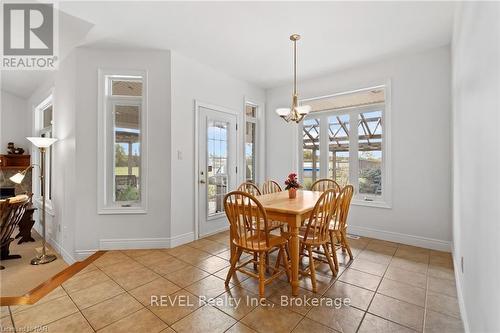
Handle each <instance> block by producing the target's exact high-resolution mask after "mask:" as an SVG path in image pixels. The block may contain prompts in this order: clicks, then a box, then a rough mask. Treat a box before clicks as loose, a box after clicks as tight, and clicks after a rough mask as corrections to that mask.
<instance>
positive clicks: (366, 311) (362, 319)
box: [356, 241, 398, 333]
mask: <svg viewBox="0 0 500 333" xmlns="http://www.w3.org/2000/svg"><path fill="white" fill-rule="evenodd" d="M371 242H372V241H370V242H369V243H368V244H367V246H366V247H368V245H369V244H370V243H371ZM366 247H365V249H366ZM365 249H363V251H364V250H365ZM397 249H398V248H396V250H395V251H394V253H393V254H392V256H391V259H390V260H389V264H388V265H387V267H386V268H385V270H384V274H382V276H381V278H380V282H379V283H378V284H377V288H375V291H374V292H373V296H372V298H371V300H370V303H368V306H367V307H366V310H365V311H364V313H363V317H362V318H361V320H360V321H359V324H358V327H357V328H356V333H357V332H358V331H359V330H360V329H361V325H362V324H363V321H364V320H365V318H366V314H367V313H368V310H369V309H370V306H371V305H372V303H373V300H374V299H375V296H376V295H377V291H378V288H379V287H380V285H381V284H382V281H383V280H384V276H385V273H387V270H388V269H389V265H390V264H391V262H392V259H393V258H394V255H395V254H396V251H397Z"/></svg>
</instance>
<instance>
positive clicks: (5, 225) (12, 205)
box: [0, 195, 29, 245]
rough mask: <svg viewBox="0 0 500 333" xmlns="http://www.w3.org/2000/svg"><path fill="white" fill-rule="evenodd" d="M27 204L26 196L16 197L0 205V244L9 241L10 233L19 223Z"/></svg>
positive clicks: (27, 198)
mask: <svg viewBox="0 0 500 333" xmlns="http://www.w3.org/2000/svg"><path fill="white" fill-rule="evenodd" d="M28 203H29V197H28V196H27V195H18V196H16V197H13V198H10V199H7V200H5V201H4V202H2V203H0V243H1V245H4V244H5V243H6V242H7V241H9V239H10V237H11V236H12V233H13V232H14V230H15V229H16V227H17V225H18V224H19V222H20V221H21V218H22V217H23V215H24V212H25V211H26V206H27V205H28Z"/></svg>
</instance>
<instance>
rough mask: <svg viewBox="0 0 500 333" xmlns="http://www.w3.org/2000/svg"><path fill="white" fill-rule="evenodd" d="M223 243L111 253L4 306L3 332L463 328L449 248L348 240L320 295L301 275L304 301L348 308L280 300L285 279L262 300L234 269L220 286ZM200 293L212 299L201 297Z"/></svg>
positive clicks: (324, 276)
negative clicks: (33, 297)
mask: <svg viewBox="0 0 500 333" xmlns="http://www.w3.org/2000/svg"><path fill="white" fill-rule="evenodd" d="M227 240H228V235H227V233H226V232H225V233H220V234H216V235H213V236H210V237H207V238H205V239H202V240H198V241H195V242H192V243H190V244H187V245H182V246H179V247H177V248H173V249H162V250H128V251H110V252H107V253H106V254H104V255H103V256H102V257H101V258H99V259H98V260H96V261H95V262H94V263H93V264H91V265H90V266H88V267H87V268H86V269H85V270H83V271H82V272H80V273H78V274H77V275H75V276H74V277H73V278H71V279H70V280H68V281H66V282H65V283H64V284H63V285H62V286H60V287H58V288H57V289H55V290H54V291H53V292H52V293H50V294H49V295H47V296H46V297H44V298H43V299H42V300H40V301H39V302H38V303H37V304H35V305H30V306H11V307H2V308H1V311H0V325H1V330H3V331H11V332H13V331H14V329H16V330H17V332H28V331H42V332H50V333H52V332H64V333H68V332H94V331H97V332H233V333H237V332H262V333H264V332H265V333H268V332H280V333H281V332H295V333H297V332H347V333H349V332H415V331H417V332H463V327H462V323H461V320H460V314H459V309H458V304H457V298H456V297H457V295H456V288H455V281H454V273H453V264H452V260H451V256H450V254H448V253H443V252H437V251H431V250H427V249H423V248H417V247H411V246H406V245H401V244H396V243H391V242H386V241H380V240H376V239H369V238H360V239H351V240H350V243H351V246H352V248H353V252H354V255H355V259H354V261H351V262H349V261H348V258H346V257H345V255H343V254H342V252H340V251H339V252H338V256H339V261H340V264H341V267H340V272H339V274H338V276H336V277H332V276H331V275H330V274H329V273H330V272H329V268H328V266H327V265H321V266H320V267H318V270H319V275H318V290H319V293H317V294H313V293H312V292H311V283H310V281H309V279H308V278H302V279H301V281H300V286H301V288H300V294H301V298H302V299H303V298H304V297H305V298H308V299H311V298H319V299H318V300H321V299H337V298H338V299H345V298H349V300H350V305H347V306H346V305H344V306H341V307H340V308H335V307H332V306H328V305H325V304H324V303H323V305H322V306H314V305H311V304H308V305H302V306H301V305H298V304H293V305H291V304H284V303H281V297H282V295H285V296H289V295H290V292H291V289H290V286H289V285H288V284H287V283H286V281H285V280H284V279H282V280H275V281H274V282H273V283H272V284H270V285H268V286H267V287H266V295H267V299H266V301H265V302H263V303H262V304H259V303H258V302H255V300H256V299H257V298H256V293H257V292H258V285H257V283H256V281H255V280H254V279H252V278H248V277H247V276H245V275H242V274H237V275H236V276H235V277H234V278H233V280H232V283H231V285H230V286H229V287H228V288H226V287H225V286H224V281H223V279H224V277H225V275H226V273H227V270H228V265H229V262H228V257H229V251H228V245H227ZM152 295H154V296H165V301H166V304H165V305H166V306H159V305H156V304H151V296H152ZM204 297H212V298H213V302H212V303H210V304H205V303H203V302H200V299H201V298H204ZM227 300H233V303H230V302H228V301H227ZM234 300H236V301H238V300H240V304H239V305H238V306H236V305H235V303H234ZM247 300H249V301H248V302H246V301H247Z"/></svg>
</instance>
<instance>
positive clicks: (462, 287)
mask: <svg viewBox="0 0 500 333" xmlns="http://www.w3.org/2000/svg"><path fill="white" fill-rule="evenodd" d="M499 22H500V4H499V3H493V2H491V3H486V2H482V3H474V2H471V3H463V5H462V8H461V10H459V12H458V15H457V20H456V25H455V30H454V38H453V47H452V51H453V58H452V59H453V72H452V73H453V85H452V86H453V90H452V92H453V134H454V135H453V169H454V170H453V245H454V259H455V267H456V269H455V274H456V276H457V282H458V283H457V284H458V295H459V299H460V301H461V302H460V303H461V310H462V318H463V319H464V324H465V326H466V328H468V329H469V331H470V332H500V317H499V314H500V286H499V283H498V277H499V276H500V265H499V264H498V258H500V241H499V239H500V224H499V221H500V196H499V192H498V189H499V188H500V177H499V170H500V135H499V130H498V129H499V128H500V116H499V111H500V97H499V96H500V95H499V93H500V64H499V62H500V60H499V59H500V33H499V31H500V24H499ZM462 257H463V260H464V271H463V272H461V270H460V261H461V258H462ZM467 326H468V327H467Z"/></svg>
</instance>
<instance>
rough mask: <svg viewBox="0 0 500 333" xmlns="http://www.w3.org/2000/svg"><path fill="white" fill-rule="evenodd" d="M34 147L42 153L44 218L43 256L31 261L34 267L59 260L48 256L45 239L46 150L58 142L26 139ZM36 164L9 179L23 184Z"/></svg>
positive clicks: (41, 177)
mask: <svg viewBox="0 0 500 333" xmlns="http://www.w3.org/2000/svg"><path fill="white" fill-rule="evenodd" d="M26 139H28V140H29V141H31V143H32V144H33V145H35V146H36V147H38V149H39V151H40V186H41V187H40V195H41V197H42V216H41V219H40V220H41V222H42V230H43V238H42V254H41V255H39V256H37V257H35V258H33V259H32V260H31V264H32V265H41V264H46V263H49V262H52V261H54V260H56V259H57V257H56V256H55V255H53V254H47V245H46V244H47V241H46V238H45V233H46V227H45V214H46V213H45V150H46V149H47V148H48V147H50V146H51V145H52V144H53V143H54V142H56V141H57V139H55V138H44V137H28V138H26ZM34 166H35V164H32V165H30V166H29V167H27V168H26V169H24V170H23V171H22V172H19V173H16V174H15V175H14V176H12V177H10V178H9V179H10V180H11V181H12V182H14V183H16V184H21V182H22V181H23V179H24V176H26V172H28V170H29V169H31V168H33V167H34Z"/></svg>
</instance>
